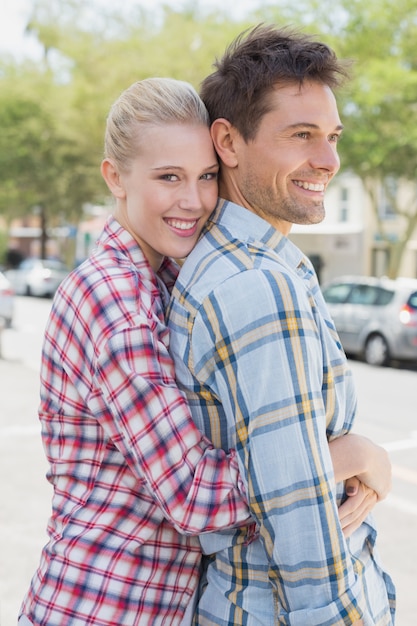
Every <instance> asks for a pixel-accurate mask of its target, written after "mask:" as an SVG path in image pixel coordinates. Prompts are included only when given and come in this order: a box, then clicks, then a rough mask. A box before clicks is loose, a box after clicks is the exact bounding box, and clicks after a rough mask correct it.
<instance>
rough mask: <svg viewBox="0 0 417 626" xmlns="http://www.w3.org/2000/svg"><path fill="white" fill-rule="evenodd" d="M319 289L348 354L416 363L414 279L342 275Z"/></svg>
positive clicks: (375, 361)
mask: <svg viewBox="0 0 417 626" xmlns="http://www.w3.org/2000/svg"><path fill="white" fill-rule="evenodd" d="M322 291H323V295H324V299H325V300H326V302H327V305H328V308H329V310H330V314H331V315H332V317H333V320H334V323H335V326H336V328H337V331H338V333H339V337H340V341H341V342H342V345H343V347H344V349H345V352H346V353H347V354H351V355H355V356H358V357H361V358H363V359H364V360H365V361H366V362H367V363H370V364H372V365H387V364H388V363H389V362H390V361H391V360H399V361H403V360H407V361H414V362H415V363H417V279H407V278H397V279H396V280H389V279H387V278H380V279H378V278H372V277H362V276H345V277H341V278H338V279H337V280H333V281H332V282H330V283H329V284H327V285H325V286H324V287H323V289H322Z"/></svg>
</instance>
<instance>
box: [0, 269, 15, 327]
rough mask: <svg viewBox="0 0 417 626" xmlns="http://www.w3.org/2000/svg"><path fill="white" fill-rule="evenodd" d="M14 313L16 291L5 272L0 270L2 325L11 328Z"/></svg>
mask: <svg viewBox="0 0 417 626" xmlns="http://www.w3.org/2000/svg"><path fill="white" fill-rule="evenodd" d="M13 313H14V291H13V289H12V286H11V284H10V282H9V281H8V280H7V278H6V276H5V275H4V274H3V272H0V325H1V327H3V326H5V327H6V328H10V326H11V325H12V322H13Z"/></svg>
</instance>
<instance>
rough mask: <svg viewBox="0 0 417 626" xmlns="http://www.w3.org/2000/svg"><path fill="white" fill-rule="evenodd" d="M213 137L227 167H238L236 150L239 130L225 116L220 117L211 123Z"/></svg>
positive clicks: (218, 152)
mask: <svg viewBox="0 0 417 626" xmlns="http://www.w3.org/2000/svg"><path fill="white" fill-rule="evenodd" d="M210 132H211V138H212V140H213V143H214V148H215V150H216V152H217V154H218V155H219V157H220V159H221V160H222V162H223V163H224V164H225V165H226V167H236V166H237V164H238V159H237V156H236V150H235V139H236V137H237V135H238V132H237V130H236V129H235V128H234V126H232V124H231V123H230V122H229V121H228V120H226V119H225V118H223V117H219V118H218V119H217V120H214V122H213V123H212V125H211V129H210Z"/></svg>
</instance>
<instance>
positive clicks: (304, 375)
mask: <svg viewBox="0 0 417 626" xmlns="http://www.w3.org/2000/svg"><path fill="white" fill-rule="evenodd" d="M346 75H347V72H346V68H345V66H344V65H343V64H342V63H341V62H340V61H338V60H337V58H336V56H335V54H334V53H333V51H331V50H330V49H329V48H328V47H327V46H325V45H323V44H321V43H319V42H315V41H314V39H312V38H310V37H308V36H306V35H303V34H300V33H295V32H290V31H288V30H285V29H278V28H275V27H274V26H262V25H261V26H258V27H257V28H255V29H253V30H252V31H251V32H249V33H248V34H247V35H246V36H245V37H244V36H241V37H239V38H238V39H237V40H236V41H235V42H234V43H233V44H232V45H231V46H230V47H229V49H228V50H227V51H226V53H225V55H224V57H223V59H221V60H220V61H219V62H217V64H216V70H215V71H214V73H213V74H211V75H210V76H209V77H208V78H206V79H205V81H203V84H202V90H201V95H202V98H203V100H204V102H205V104H206V106H207V107H208V110H209V114H210V117H211V120H212V138H213V141H214V145H215V148H216V150H217V152H218V155H219V157H220V162H221V166H220V167H221V169H220V196H221V198H222V200H220V201H219V203H218V206H217V208H216V210H215V211H214V213H213V214H212V216H211V218H210V219H209V222H208V224H207V226H206V228H205V230H204V231H203V235H202V237H201V239H200V241H199V243H198V244H197V246H196V248H195V249H194V250H193V252H192V253H191V255H190V256H189V258H188V260H187V261H186V263H185V264H184V266H183V268H182V270H181V273H180V277H179V280H178V282H177V286H176V288H175V290H174V292H173V301H172V304H171V311H170V328H171V347H172V352H173V355H174V358H175V361H176V368H177V376H178V380H179V383H180V385H181V386H182V387H183V388H184V390H185V391H186V394H187V397H188V399H189V402H190V405H191V409H192V412H193V417H194V418H195V420H196V422H197V425H198V426H199V427H200V428H201V429H202V430H204V431H205V433H206V434H207V435H208V436H209V437H210V438H211V439H212V441H213V442H214V444H215V445H216V446H218V447H223V448H225V449H228V448H231V447H235V448H236V449H237V451H238V456H239V463H240V469H241V472H242V475H243V476H244V477H245V479H246V489H247V493H248V498H249V504H250V509H251V512H252V515H253V517H254V518H255V519H256V522H257V524H256V526H257V528H256V531H255V533H254V534H252V535H251V533H250V531H249V529H248V530H247V531H246V532H244V531H242V530H240V531H239V530H238V531H229V532H227V533H216V534H208V535H204V536H203V537H202V538H201V543H202V546H203V549H204V551H205V552H206V554H210V555H212V556H211V559H210V564H209V565H208V568H207V572H206V584H205V588H204V591H203V593H202V596H201V599H200V602H199V606H198V609H197V618H196V620H197V623H198V624H199V625H201V626H213V625H214V624H219V625H220V624H221V625H234V626H238V625H240V624H242V625H243V624H245V625H248V626H255V625H260V624H262V625H268V626H269V625H271V626H272V625H273V624H278V623H280V624H291V625H300V626H313V625H317V626H319V625H320V626H324V625H327V626H335V625H342V624H356V625H359V624H362V625H364V626H367V625H371V624H372V625H377V626H387V625H390V624H393V620H394V587H393V585H392V582H391V580H390V578H389V576H388V575H387V574H386V573H385V572H384V571H383V570H382V568H381V566H380V564H379V560H378V555H377V554H376V552H375V549H374V542H375V536H376V531H375V529H374V527H373V524H372V520H371V519H370V518H367V520H366V522H365V523H362V524H361V525H360V527H359V528H358V529H357V530H355V532H353V533H352V534H351V536H350V537H349V539H345V537H344V535H343V530H342V526H341V523H340V521H339V519H338V506H339V505H340V503H341V501H342V500H343V497H344V493H343V484H342V483H341V484H339V485H337V486H336V484H335V477H334V474H333V469H332V465H331V458H330V454H329V447H328V442H329V441H331V440H334V439H335V438H337V437H341V436H342V435H345V434H346V433H349V432H350V431H351V429H352V425H353V421H354V416H355V412H356V396H355V391H354V387H353V382H352V377H351V373H350V371H349V369H348V365H347V362H346V357H345V355H344V353H343V350H342V347H341V345H340V342H339V340H338V337H337V333H336V330H335V327H334V324H333V322H332V320H331V318H330V316H329V313H328V311H327V308H326V306H325V303H324V301H323V298H322V295H321V292H320V289H319V286H318V282H317V277H316V275H315V273H314V270H313V268H312V265H311V263H310V262H309V260H308V259H307V258H306V257H305V256H304V255H303V253H302V252H301V251H300V250H299V249H298V248H296V247H295V246H294V245H293V244H292V243H291V242H290V241H289V239H288V238H287V237H288V235H289V233H290V230H291V226H292V224H294V223H298V224H313V223H317V222H320V221H321V220H322V219H323V218H324V215H325V210H324V205H323V199H324V193H325V190H326V188H327V185H328V184H329V182H330V180H331V179H332V178H333V176H334V175H335V174H336V172H337V171H338V169H339V158H338V155H337V143H338V140H339V138H340V135H341V133H342V123H341V121H340V117H339V113H338V109H337V105H336V100H335V96H334V93H333V90H334V89H335V88H336V87H337V86H338V85H339V84H340V83H341V82H342V81H343V79H344V78H345V77H346Z"/></svg>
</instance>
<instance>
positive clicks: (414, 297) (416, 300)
mask: <svg viewBox="0 0 417 626" xmlns="http://www.w3.org/2000/svg"><path fill="white" fill-rule="evenodd" d="M407 304H408V306H409V307H411V308H412V309H416V311H417V291H415V292H414V293H412V294H411V296H410V297H409V298H408V302H407Z"/></svg>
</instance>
